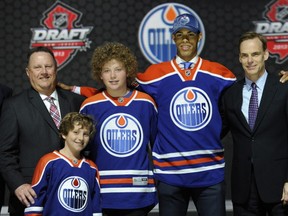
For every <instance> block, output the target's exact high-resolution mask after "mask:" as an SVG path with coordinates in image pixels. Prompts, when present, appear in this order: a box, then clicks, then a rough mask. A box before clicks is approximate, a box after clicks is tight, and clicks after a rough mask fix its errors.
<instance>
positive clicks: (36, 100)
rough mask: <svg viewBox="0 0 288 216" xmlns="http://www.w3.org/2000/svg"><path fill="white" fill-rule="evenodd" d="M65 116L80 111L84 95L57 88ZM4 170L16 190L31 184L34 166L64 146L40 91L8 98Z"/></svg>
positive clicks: (2, 138)
mask: <svg viewBox="0 0 288 216" xmlns="http://www.w3.org/2000/svg"><path fill="white" fill-rule="evenodd" d="M57 93H58V97H59V104H60V110H61V116H62V117H64V116H65V115H66V114H67V113H68V112H72V111H75V112H78V111H79V108H80V106H81V103H82V102H83V100H84V98H83V97H82V96H80V95H77V94H74V93H72V92H69V91H65V90H63V89H60V88H57ZM0 131H1V132H0V155H1V160H0V171H1V172H2V173H3V177H4V179H5V181H6V183H7V185H8V187H9V188H10V191H11V192H14V191H15V189H16V188H17V187H19V186H20V185H22V184H24V183H31V179H32V176H33V172H34V168H35V166H36V164H37V162H38V160H39V159H40V157H41V156H43V155H44V154H46V153H48V152H51V151H53V150H55V149H59V147H60V138H59V134H58V130H57V128H56V126H55V124H54V122H53V120H52V118H51V116H50V114H49V112H48V110H47V108H46V107H45V104H44V103H43V101H42V99H41V97H40V96H39V93H38V92H36V91H35V90H34V89H32V88H31V89H28V90H25V91H23V92H22V93H21V94H19V95H16V96H12V97H10V98H9V99H7V100H5V102H4V104H3V107H2V114H1V120H0Z"/></svg>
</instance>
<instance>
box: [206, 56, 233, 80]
mask: <svg viewBox="0 0 288 216" xmlns="http://www.w3.org/2000/svg"><path fill="white" fill-rule="evenodd" d="M202 60H203V63H202V65H201V66H200V70H203V71H207V72H208V73H212V74H217V75H219V76H221V77H223V78H227V79H236V77H235V75H234V74H233V73H232V72H231V71H230V70H229V69H228V68H226V67H225V66H224V65H222V64H219V63H218V62H211V61H209V60H206V59H202Z"/></svg>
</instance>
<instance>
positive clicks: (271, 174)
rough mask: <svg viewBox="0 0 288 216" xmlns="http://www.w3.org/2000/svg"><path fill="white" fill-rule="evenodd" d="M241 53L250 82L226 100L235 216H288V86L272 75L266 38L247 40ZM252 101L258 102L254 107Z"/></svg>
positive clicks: (242, 83)
mask: <svg viewBox="0 0 288 216" xmlns="http://www.w3.org/2000/svg"><path fill="white" fill-rule="evenodd" d="M239 51H240V52H239V61H240V63H241V64H242V67H243V69H244V71H245V78H244V79H242V80H239V81H238V82H236V83H235V84H234V85H233V86H232V87H231V88H229V89H228V90H227V92H226V93H225V95H224V100H223V102H224V109H223V110H224V123H223V128H224V130H225V131H226V129H227V127H228V128H230V130H231V134H232V138H233V144H234V146H233V162H232V163H233V164H232V173H231V175H232V178H231V187H232V190H231V193H232V202H233V211H234V215H237V216H238V215H259V216H266V214H267V213H268V214H269V216H275V215H277V216H280V215H288V212H287V206H286V205H285V204H286V203H287V202H288V85H287V84H283V83H281V82H279V77H278V76H277V75H274V74H271V73H268V72H267V71H266V69H265V61H266V60H267V59H268V57H269V52H268V50H267V44H266V39H265V38H264V37H263V36H262V35H260V34H257V33H255V32H247V33H245V34H243V35H242V36H241V38H240V41H239ZM253 83H254V84H253ZM251 84H252V85H251ZM251 86H252V87H251ZM254 86H255V87H254ZM253 88H254V89H253ZM250 99H251V102H250ZM252 99H257V100H255V101H254V102H255V103H254V106H253V107H250V104H251V105H252V104H253V102H252ZM253 108H255V109H253ZM253 114H254V115H253ZM253 116H256V120H254V122H253ZM249 124H250V125H249ZM253 124H254V125H253Z"/></svg>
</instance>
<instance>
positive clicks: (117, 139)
mask: <svg viewBox="0 0 288 216" xmlns="http://www.w3.org/2000/svg"><path fill="white" fill-rule="evenodd" d="M136 136H137V131H136V130H127V129H108V130H107V131H106V137H107V141H108V143H109V144H110V146H111V147H112V148H113V149H114V150H117V151H127V150H129V149H130V148H132V147H133V146H134V145H135V142H136V139H137V137H136Z"/></svg>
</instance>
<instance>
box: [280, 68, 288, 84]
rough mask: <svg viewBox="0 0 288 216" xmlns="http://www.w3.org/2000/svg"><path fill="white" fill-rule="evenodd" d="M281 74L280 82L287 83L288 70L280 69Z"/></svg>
mask: <svg viewBox="0 0 288 216" xmlns="http://www.w3.org/2000/svg"><path fill="white" fill-rule="evenodd" d="M279 76H281V78H280V82H282V83H285V82H287V81H288V71H284V70H282V71H280V73H279Z"/></svg>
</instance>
